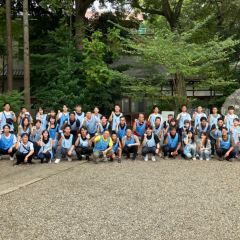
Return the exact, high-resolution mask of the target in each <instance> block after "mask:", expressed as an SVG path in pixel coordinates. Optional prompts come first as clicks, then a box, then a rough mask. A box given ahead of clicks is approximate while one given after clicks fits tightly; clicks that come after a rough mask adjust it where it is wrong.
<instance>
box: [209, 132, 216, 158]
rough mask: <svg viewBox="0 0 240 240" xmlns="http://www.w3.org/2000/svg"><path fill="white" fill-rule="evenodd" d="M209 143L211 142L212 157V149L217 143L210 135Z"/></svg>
mask: <svg viewBox="0 0 240 240" xmlns="http://www.w3.org/2000/svg"><path fill="white" fill-rule="evenodd" d="M210 141H211V152H212V153H211V155H214V149H215V147H216V142H217V139H215V138H213V137H212V136H211V135H210Z"/></svg>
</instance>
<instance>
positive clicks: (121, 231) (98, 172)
mask: <svg viewBox="0 0 240 240" xmlns="http://www.w3.org/2000/svg"><path fill="white" fill-rule="evenodd" d="M69 164H71V163H69ZM239 173H240V162H239V161H235V162H233V163H229V162H226V161H224V162H219V161H217V160H211V161H210V162H206V161H196V162H193V161H186V160H183V159H181V160H180V159H179V160H171V159H169V160H163V159H159V158H157V161H156V162H152V161H149V162H144V161H143V158H142V157H139V158H138V159H137V161H136V162H135V163H133V162H132V161H127V160H125V159H123V161H122V163H121V164H119V163H117V162H116V161H115V162H113V163H112V162H111V163H109V164H104V163H100V164H99V165H95V164H94V163H93V162H88V163H85V164H82V165H77V166H75V167H74V168H71V169H69V170H67V171H64V172H61V173H59V174H57V175H54V176H51V177H48V178H46V179H44V180H42V181H39V182H36V183H34V184H31V185H28V186H26V187H24V188H21V189H19V190H16V191H14V192H11V193H8V194H5V195H2V196H0V202H1V207H0V209H1V211H0V239H93V240H95V239H204V240H205V239H226V240H229V239H240V229H239V227H240V205H239V201H240V198H239V197H240V194H239V188H240V182H239Z"/></svg>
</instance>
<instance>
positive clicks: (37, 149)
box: [32, 142, 40, 159]
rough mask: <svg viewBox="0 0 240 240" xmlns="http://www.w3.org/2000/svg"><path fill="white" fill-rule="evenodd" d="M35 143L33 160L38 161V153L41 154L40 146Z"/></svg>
mask: <svg viewBox="0 0 240 240" xmlns="http://www.w3.org/2000/svg"><path fill="white" fill-rule="evenodd" d="M32 143H33V147H34V153H33V158H35V159H37V157H38V152H39V150H40V149H39V146H38V145H37V143H36V142H32Z"/></svg>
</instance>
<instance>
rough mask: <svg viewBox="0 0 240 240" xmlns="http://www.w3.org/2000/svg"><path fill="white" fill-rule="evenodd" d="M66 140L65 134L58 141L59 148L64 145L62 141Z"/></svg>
mask: <svg viewBox="0 0 240 240" xmlns="http://www.w3.org/2000/svg"><path fill="white" fill-rule="evenodd" d="M63 139H64V134H63V135H62V137H61V138H60V139H59V140H58V143H57V144H58V146H60V145H61V144H62V140H63Z"/></svg>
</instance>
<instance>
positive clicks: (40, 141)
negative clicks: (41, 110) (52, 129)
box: [39, 135, 43, 147]
mask: <svg viewBox="0 0 240 240" xmlns="http://www.w3.org/2000/svg"><path fill="white" fill-rule="evenodd" d="M39 146H40V147H42V146H43V135H41V136H40V139H39Z"/></svg>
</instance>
